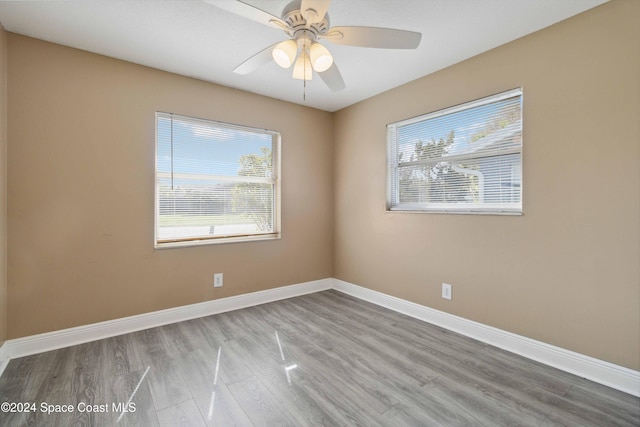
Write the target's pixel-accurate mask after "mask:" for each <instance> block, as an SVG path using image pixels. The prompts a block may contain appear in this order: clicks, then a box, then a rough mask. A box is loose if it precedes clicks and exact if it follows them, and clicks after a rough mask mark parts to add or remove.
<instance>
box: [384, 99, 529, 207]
mask: <svg viewBox="0 0 640 427" xmlns="http://www.w3.org/2000/svg"><path fill="white" fill-rule="evenodd" d="M387 148H388V153H387V171H388V176H387V209H388V210H397V211H426V212H450V213H497V214H521V213H522V90H521V89H514V90H511V91H508V92H504V93H501V94H498V95H493V96H490V97H487V98H483V99H479V100H476V101H472V102H468V103H465V104H462V105H458V106H455V107H451V108H447V109H444V110H440V111H436V112H433V113H430V114H426V115H424V116H420V117H416V118H413V119H409V120H404V121H401V122H398V123H392V124H390V125H388V126H387Z"/></svg>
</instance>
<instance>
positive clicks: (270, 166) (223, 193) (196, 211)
mask: <svg viewBox="0 0 640 427" xmlns="http://www.w3.org/2000/svg"><path fill="white" fill-rule="evenodd" d="M279 144H280V134H279V133H278V132H274V131H269V130H263V129H254V128H248V127H243V126H236V125H231V124H226V123H220V122H214V121H209V120H202V119H197V118H192V117H185V116H179V115H175V114H169V113H156V233H155V234H156V246H157V247H161V246H180V245H182V246H184V245H189V244H202V243H219V242H226V241H238V240H255V239H261V238H277V237H279V187H280V183H279V177H278V175H279V164H278V159H279V154H278V152H279Z"/></svg>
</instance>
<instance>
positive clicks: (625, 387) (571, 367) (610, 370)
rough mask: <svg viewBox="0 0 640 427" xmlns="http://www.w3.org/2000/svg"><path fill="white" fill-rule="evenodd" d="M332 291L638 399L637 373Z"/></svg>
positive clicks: (337, 285) (417, 309) (431, 313)
mask: <svg viewBox="0 0 640 427" xmlns="http://www.w3.org/2000/svg"><path fill="white" fill-rule="evenodd" d="M333 289H335V290H337V291H340V292H344V293H345V294H349V295H351V296H354V297H356V298H359V299H362V300H365V301H369V302H371V303H374V304H376V305H380V306H382V307H386V308H388V309H391V310H393V311H397V312H399V313H402V314H406V315H407V316H411V317H414V318H416V319H420V320H422V321H425V322H428V323H432V324H434V325H437V326H440V327H442V328H445V329H448V330H450V331H454V332H457V333H459V334H462V335H465V336H467V337H470V338H474V339H477V340H479V341H482V342H485V343H487V344H491V345H494V346H496V347H499V348H502V349H504V350H507V351H510V352H512V353H516V354H519V355H521V356H524V357H526V358H529V359H532V360H535V361H537V362H541V363H544V364H545V365H549V366H552V367H554V368H558V369H561V370H563V371H566V372H569V373H572V374H574V375H577V376H580V377H583V378H586V379H589V380H591V381H595V382H597V383H600V384H604V385H606V386H608V387H611V388H615V389H617V390H620V391H623V392H625V393H629V394H631V395H634V396H638V397H640V372H638V371H634V370H632V369H628V368H625V367H623V366H618V365H614V364H613V363H609V362H605V361H603V360H599V359H595V358H593V357H589V356H585V355H583V354H580V353H576V352H573V351H570V350H566V349H563V348H560V347H556V346H553V345H550V344H546V343H543V342H540V341H536V340H533V339H531V338H526V337H523V336H521V335H517V334H514V333H511V332H507V331H504V330H501V329H498V328H494V327H491V326H487V325H484V324H482V323H478V322H474V321H472V320H467V319H464V318H462V317H458V316H454V315H452V314H449V313H445V312H442V311H439V310H435V309H432V308H429V307H425V306H423V305H420V304H416V303H413V302H410V301H407V300H403V299H400V298H396V297H393V296H390V295H386V294H383V293H381V292H377V291H373V290H371V289H367V288H363V287H361V286H357V285H354V284H352V283H348V282H344V281H342V280H338V279H333Z"/></svg>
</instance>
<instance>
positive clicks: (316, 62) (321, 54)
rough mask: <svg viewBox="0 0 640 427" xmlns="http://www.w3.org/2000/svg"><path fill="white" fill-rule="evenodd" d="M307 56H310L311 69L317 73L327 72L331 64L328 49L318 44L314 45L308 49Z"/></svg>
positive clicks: (331, 58) (331, 59)
mask: <svg viewBox="0 0 640 427" xmlns="http://www.w3.org/2000/svg"><path fill="white" fill-rule="evenodd" d="M309 56H311V65H313V69H314V70H316V71H317V72H319V73H322V72H323V71H327V70H328V69H329V67H331V65H332V64H333V57H332V56H331V52H329V49H327V48H326V47H324V46H323V45H321V44H320V43H314V44H312V45H311V49H309Z"/></svg>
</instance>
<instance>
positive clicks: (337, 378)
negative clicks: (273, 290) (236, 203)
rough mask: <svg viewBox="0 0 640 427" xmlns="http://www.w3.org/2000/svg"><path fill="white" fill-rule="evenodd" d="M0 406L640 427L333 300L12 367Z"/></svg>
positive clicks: (82, 420)
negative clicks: (13, 404) (25, 405)
mask: <svg viewBox="0 0 640 427" xmlns="http://www.w3.org/2000/svg"><path fill="white" fill-rule="evenodd" d="M0 402H22V403H25V402H27V403H35V404H36V406H37V410H36V411H35V412H30V413H0V425H1V426H12V427H13V426H23V425H28V426H71V425H78V426H111V425H138V426H145V427H146V426H156V425H161V426H172V427H174V426H205V425H210V426H233V425H240V426H280V425H287V426H305V425H314V426H316V425H327V426H351V425H367V426H377V425H382V426H411V425H415V426H430V425H434V426H435V425H443V426H502V425H523V426H553V425H570V426H598V427H603V426H640V399H638V398H635V397H633V396H630V395H627V394H625V393H622V392H619V391H616V390H612V389H610V388H607V387H604V386H601V385H598V384H595V383H592V382H590V381H587V380H584V379H581V378H578V377H575V376H573V375H570V374H567V373H565V372H562V371H558V370H556V369H553V368H550V367H547V366H544V365H541V364H538V363H536V362H532V361H530V360H527V359H524V358H522V357H519V356H516V355H513V354H510V353H507V352H505V351H502V350H499V349H497V348H495V347H491V346H488V345H486V344H483V343H481V342H478V341H474V340H472V339H469V338H466V337H463V336H460V335H457V334H455V333H452V332H449V331H446V330H444V329H441V328H438V327H435V326H432V325H429V324H427V323H423V322H421V321H418V320H415V319H412V318H409V317H406V316H403V315H401V314H398V313H395V312H392V311H389V310H386V309H384V308H381V307H378V306H375V305H373V304H369V303H366V302H363V301H360V300H357V299H355V298H352V297H350V296H347V295H344V294H342V293H340V292H337V291H326V292H320V293H316V294H311V295H306V296H302V297H297V298H292V299H288V300H284V301H279V302H274V303H270V304H264V305H261V306H257V307H252V308H248V309H244V310H238V311H234V312H230V313H225V314H219V315H215V316H209V317H205V318H201V319H196V320H191V321H187V322H181V323H177V324H172V325H168V326H163V327H159V328H153V329H148V330H145V331H140V332H135V333H131V334H127V335H122V336H118V337H113V338H109V339H104V340H100V341H95V342H92V343H88V344H82V345H78V346H74V347H70V348H64V349H61V350H55V351H50V352H46V353H41V354H38V355H33V356H28V357H24V358H20V359H15V360H12V361H11V362H10V363H9V365H8V367H7V369H6V370H5V372H4V374H3V375H2V377H1V378H0ZM43 402H44V403H46V404H49V405H71V406H72V407H73V408H74V412H72V413H61V412H54V413H52V414H49V415H47V414H46V413H43V412H42V410H41V409H42V406H41V405H42V403H43ZM127 403H129V404H130V406H128V407H129V408H130V409H134V407H135V411H133V410H132V411H129V412H123V411H122V409H121V408H119V407H117V406H118V405H125V406H126V405H127ZM84 404H89V405H99V406H98V407H97V409H102V410H104V408H106V409H107V410H108V412H86V411H85V412H82V411H81V409H83V406H82V405H84ZM114 405H115V406H114ZM54 409H59V408H54Z"/></svg>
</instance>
